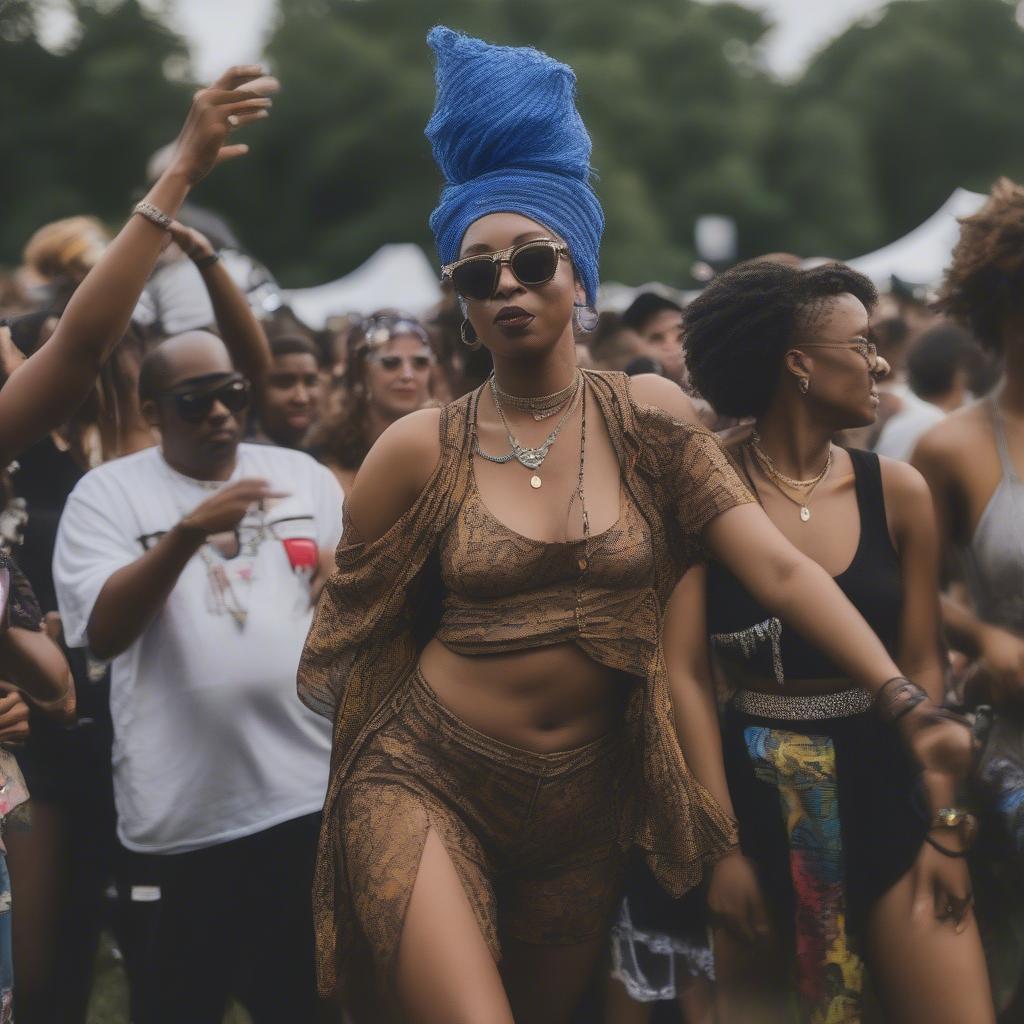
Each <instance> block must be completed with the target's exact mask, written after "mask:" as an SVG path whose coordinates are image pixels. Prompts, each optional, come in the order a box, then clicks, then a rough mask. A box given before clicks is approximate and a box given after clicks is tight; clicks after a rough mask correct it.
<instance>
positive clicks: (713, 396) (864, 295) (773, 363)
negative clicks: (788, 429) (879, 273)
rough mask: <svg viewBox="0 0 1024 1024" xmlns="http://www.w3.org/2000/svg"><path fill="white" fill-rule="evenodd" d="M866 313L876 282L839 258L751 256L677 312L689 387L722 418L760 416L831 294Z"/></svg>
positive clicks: (825, 309)
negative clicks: (854, 301) (797, 262)
mask: <svg viewBox="0 0 1024 1024" xmlns="http://www.w3.org/2000/svg"><path fill="white" fill-rule="evenodd" d="M847 292H848V293H850V294H851V295H853V296H855V297H856V298H858V299H859V300H860V301H861V302H862V303H863V304H864V306H865V307H866V308H867V309H868V310H869V311H870V310H871V308H872V307H873V306H874V305H875V303H876V302H877V301H878V292H877V291H876V290H875V286H874V285H873V284H872V283H871V282H870V281H869V280H868V279H867V278H866V277H864V275H863V274H858V273H857V271H855V270H853V269H851V268H850V267H848V266H846V265H845V264H843V263H826V264H824V265H822V266H820V267H814V268H813V269H811V270H800V269H798V268H796V267H792V266H785V265H783V264H781V263H775V262H772V261H769V260H751V261H749V262H747V263H741V264H739V265H738V266H735V267H733V268H732V269H731V270H727V271H726V272H725V273H724V274H722V275H721V276H720V277H717V278H715V280H714V281H712V282H711V283H710V284H709V285H708V286H707V288H705V289H704V291H703V292H702V293H701V294H700V295H699V296H698V297H697V298H696V299H694V301H693V302H691V303H690V305H689V306H687V307H686V309H685V310H684V312H683V330H684V335H685V342H684V344H685V351H686V366H687V368H688V370H689V373H690V381H691V383H692V385H693V387H694V389H695V390H696V391H697V392H699V394H701V395H702V396H703V397H704V398H706V399H707V400H708V401H709V402H710V403H711V405H712V406H713V407H714V408H715V410H716V411H717V412H718V413H719V414H721V415H723V416H737V417H743V416H760V415H762V414H763V413H764V412H765V410H766V409H767V408H768V406H769V405H770V404H771V400H772V397H773V396H774V394H775V388H776V385H777V383H778V378H779V368H780V366H781V364H782V359H783V356H784V355H785V354H786V352H787V351H788V350H789V349H790V348H792V347H794V346H795V345H798V344H799V341H798V337H797V336H798V334H800V332H801V331H803V330H806V329H807V328H808V327H811V326H813V324H814V323H815V322H816V321H817V320H819V319H820V318H821V316H822V315H823V314H825V313H826V312H827V311H828V307H829V305H830V304H831V300H833V299H834V298H835V297H836V296H838V295H842V294H844V293H847Z"/></svg>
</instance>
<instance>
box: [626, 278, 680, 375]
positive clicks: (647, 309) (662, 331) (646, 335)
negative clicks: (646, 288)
mask: <svg viewBox="0 0 1024 1024" xmlns="http://www.w3.org/2000/svg"><path fill="white" fill-rule="evenodd" d="M622 322H623V323H624V324H625V325H626V326H627V327H631V328H632V329H633V330H634V331H636V333H637V334H639V335H640V337H641V338H643V340H644V341H646V342H647V345H648V347H649V351H648V352H646V353H644V354H645V355H647V356H649V357H650V358H651V359H655V360H657V362H658V363H659V365H660V366H661V374H662V376H663V377H668V379H669V380H672V381H675V383H676V384H681V385H685V384H686V364H685V363H684V361H683V307H682V306H680V305H679V304H678V303H676V302H673V301H672V300H671V299H667V298H665V296H664V295H659V294H658V293H657V292H642V293H641V294H640V295H638V296H637V297H636V298H635V299H634V300H633V302H632V303H631V304H630V306H629V308H628V309H627V310H626V311H625V312H624V313H623V314H622Z"/></svg>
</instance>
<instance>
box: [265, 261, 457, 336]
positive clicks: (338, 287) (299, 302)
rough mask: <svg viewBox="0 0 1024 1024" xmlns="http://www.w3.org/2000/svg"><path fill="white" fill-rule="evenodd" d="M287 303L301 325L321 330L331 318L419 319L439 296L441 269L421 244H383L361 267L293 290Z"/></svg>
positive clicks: (286, 295)
mask: <svg viewBox="0 0 1024 1024" xmlns="http://www.w3.org/2000/svg"><path fill="white" fill-rule="evenodd" d="M283 297H284V301H285V302H286V303H288V305H289V306H291V308H292V309H293V310H294V311H295V313H296V315H297V316H298V317H299V319H300V320H302V322H303V323H306V324H308V325H309V326H310V327H313V328H315V329H320V328H322V327H323V326H324V323H325V321H326V320H327V318H328V317H329V316H333V315H342V314H345V313H360V314H362V315H363V316H366V315H368V314H370V313H372V312H373V311H374V310H376V309H384V308H391V309H400V310H402V312H405V313H411V314H413V315H414V316H420V315H422V314H423V313H426V312H427V310H429V309H430V308H431V307H432V306H434V305H436V303H437V302H438V301H439V300H440V298H441V289H440V286H439V285H438V280H437V271H436V270H435V269H434V266H433V264H432V263H431V262H430V260H429V259H427V257H426V254H425V253H424V252H423V250H422V249H421V248H420V247H419V246H418V245H413V244H412V243H399V244H394V245H384V246H382V247H381V248H380V249H378V250H377V251H376V252H375V253H374V254H373V255H372V256H371V257H370V258H369V259H368V260H367V261H366V262H365V263H364V264H363V265H362V266H361V267H357V268H356V269H355V270H353V271H352V273H351V274H346V275H345V276H344V277H339V278H338V280H337V281H331V282H330V284H321V285H317V286H316V287H315V288H295V289H292V290H291V291H286V292H284V293H283Z"/></svg>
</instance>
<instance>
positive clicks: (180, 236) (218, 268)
mask: <svg viewBox="0 0 1024 1024" xmlns="http://www.w3.org/2000/svg"><path fill="white" fill-rule="evenodd" d="M168 231H170V233H171V237H172V238H173V239H174V241H175V242H176V243H177V244H178V247H179V248H180V249H181V250H182V252H184V253H185V255H186V256H188V258H189V259H190V260H192V262H193V264H195V267H196V269H197V270H198V271H199V273H200V274H201V275H202V278H203V284H204V285H205V286H206V291H207V294H208V295H209V296H210V303H211V305H212V306H213V315H214V318H215V319H216V321H217V327H218V329H219V330H220V335H221V340H222V341H223V342H224V345H225V347H226V348H227V350H228V352H229V353H230V355H231V360H232V362H233V363H234V364H235V366H236V367H237V368H238V370H239V371H240V372H241V373H243V374H244V375H245V376H246V377H247V378H248V379H249V381H250V383H251V384H252V385H253V387H255V388H259V387H260V385H261V384H262V382H263V380H264V378H265V377H266V375H267V373H268V372H269V371H270V365H271V362H272V358H271V355H270V345H269V343H268V342H267V336H266V333H265V332H264V330H263V327H262V326H261V325H260V322H259V320H258V319H257V318H256V316H255V314H254V313H253V311H252V307H251V306H250V305H249V302H248V300H247V299H246V297H245V295H244V294H243V293H242V290H241V289H240V288H239V287H238V285H237V284H235V282H234V281H233V280H232V279H231V275H230V274H229V273H228V272H227V269H226V268H225V266H224V264H223V263H222V262H221V259H220V255H219V254H218V253H217V252H216V251H215V250H214V248H213V246H212V245H211V244H210V241H209V239H208V238H207V237H206V236H205V235H203V234H202V233H201V232H199V231H196V230H195V228H189V227H186V226H185V225H184V224H181V223H179V222H178V221H172V223H171V224H170V226H169V227H168Z"/></svg>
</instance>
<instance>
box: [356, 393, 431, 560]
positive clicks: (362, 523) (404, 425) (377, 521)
mask: <svg viewBox="0 0 1024 1024" xmlns="http://www.w3.org/2000/svg"><path fill="white" fill-rule="evenodd" d="M444 413H445V410H443V409H420V410H417V411H416V412H413V413H409V415H408V416H403V417H402V418H401V419H400V420H396V421H395V422H394V423H392V424H391V426H389V427H388V428H387V430H385V431H384V433H383V434H381V435H380V437H379V438H377V440H376V442H374V445H373V447H372V448H371V449H370V451H369V453H368V454H367V456H366V459H365V461H364V462H363V464H362V466H360V467H359V472H358V473H357V474H356V477H355V480H354V481H353V483H352V485H351V488H350V490H349V492H348V494H347V498H346V513H347V516H348V517H349V519H350V520H351V522H353V523H354V524H355V526H356V529H357V532H358V535H359V537H360V539H361V540H366V541H372V540H376V539H377V538H378V537H382V536H383V535H384V534H385V533H387V531H388V530H389V529H390V528H391V527H392V526H393V525H394V524H395V523H396V522H398V520H399V519H401V518H402V516H403V515H404V514H405V513H406V512H408V511H409V509H410V508H412V506H413V505H414V504H415V502H416V499H417V498H418V497H419V496H420V494H422V492H423V491H424V489H425V488H426V487H427V485H428V484H429V483H430V482H431V480H432V479H434V477H435V476H437V474H438V471H439V469H440V468H441V464H442V443H441V434H442V432H443V423H444V420H445V419H446V417H445V415H444Z"/></svg>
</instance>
